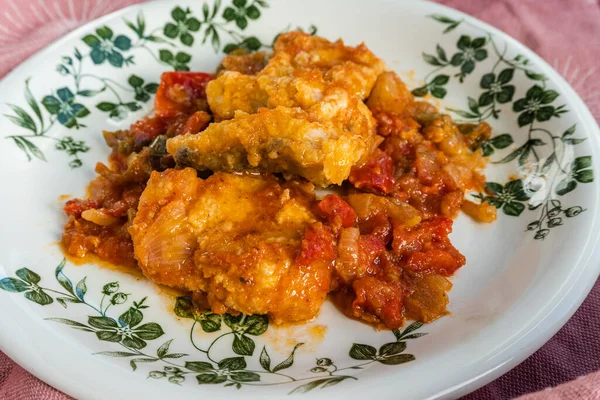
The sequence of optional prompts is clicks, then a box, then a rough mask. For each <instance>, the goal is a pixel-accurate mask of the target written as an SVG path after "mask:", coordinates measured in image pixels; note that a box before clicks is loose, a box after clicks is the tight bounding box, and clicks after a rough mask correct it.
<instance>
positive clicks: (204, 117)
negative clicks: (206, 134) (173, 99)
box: [179, 111, 211, 135]
mask: <svg viewBox="0 0 600 400" xmlns="http://www.w3.org/2000/svg"><path fill="white" fill-rule="evenodd" d="M210 120H211V116H210V114H209V113H207V112H205V111H196V112H195V113H193V114H192V115H190V117H189V118H188V119H187V121H185V124H184V125H183V127H182V128H181V129H180V130H179V131H180V132H179V134H180V135H181V134H184V133H198V132H200V131H203V130H204V128H206V127H207V126H208V124H209V123H210Z"/></svg>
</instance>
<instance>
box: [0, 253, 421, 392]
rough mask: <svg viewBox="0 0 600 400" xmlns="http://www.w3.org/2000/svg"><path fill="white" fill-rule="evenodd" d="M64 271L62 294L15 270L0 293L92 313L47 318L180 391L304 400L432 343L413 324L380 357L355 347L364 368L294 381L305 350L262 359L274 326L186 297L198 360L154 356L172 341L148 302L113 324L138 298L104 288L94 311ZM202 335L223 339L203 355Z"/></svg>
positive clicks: (330, 364)
mask: <svg viewBox="0 0 600 400" xmlns="http://www.w3.org/2000/svg"><path fill="white" fill-rule="evenodd" d="M65 264H66V260H64V259H63V261H62V262H61V263H60V264H59V265H58V266H57V267H56V269H55V272H54V276H55V279H56V282H57V283H58V284H59V285H60V286H61V288H60V289H59V290H57V289H53V288H49V287H45V286H41V278H40V276H39V275H38V274H37V273H35V272H33V271H31V270H30V269H27V268H21V269H19V270H17V271H16V272H15V275H16V277H5V278H3V279H0V289H2V290H4V291H6V292H9V293H23V295H24V296H25V298H26V299H27V300H29V301H32V302H33V303H36V304H39V305H40V306H48V305H51V304H53V303H54V301H56V302H57V303H59V304H60V305H61V306H63V307H64V308H65V309H68V304H79V305H84V306H87V307H88V308H89V309H91V310H92V312H93V314H94V315H89V316H88V317H87V320H86V321H75V320H72V319H68V318H63V317H56V318H47V320H49V321H54V322H57V323H61V324H64V325H66V326H69V327H71V328H73V329H76V330H79V331H82V332H86V333H93V334H94V335H95V336H96V337H97V339H98V340H100V341H103V342H112V343H114V345H113V346H118V347H115V348H113V349H110V350H107V351H101V352H98V353H96V354H98V355H104V356H109V357H116V358H127V359H129V365H130V366H131V369H132V370H134V371H135V370H137V369H138V364H145V363H156V364H158V366H159V368H162V369H157V370H152V371H150V372H149V373H148V377H149V378H153V379H166V380H167V381H168V382H170V383H173V384H176V385H181V384H183V383H184V382H185V381H186V379H187V378H195V379H193V381H195V382H196V383H197V384H200V385H207V384H212V385H218V384H223V386H225V387H235V388H237V389H241V388H242V387H243V386H263V385H265V386H273V385H287V386H293V388H291V389H290V391H289V393H290V394H292V393H306V392H309V391H311V390H313V389H316V388H321V389H323V388H326V387H330V386H334V385H337V384H338V383H340V382H342V381H345V380H347V379H351V380H357V379H358V378H357V377H356V376H354V375H351V374H349V372H351V371H352V370H360V369H363V368H364V367H366V366H367V365H369V364H373V363H380V364H382V365H399V364H404V363H407V362H410V361H414V360H415V356H414V355H412V354H408V353H405V352H404V351H405V350H406V347H407V343H406V341H407V340H411V339H418V338H420V337H422V336H424V335H426V333H420V332H416V331H417V329H419V328H420V327H421V326H422V325H423V324H422V323H420V322H414V323H412V324H410V325H409V326H407V327H406V328H405V329H404V330H402V331H401V330H394V331H392V332H391V333H392V334H393V335H394V339H395V340H394V341H391V342H389V343H385V344H383V345H382V346H380V347H379V349H377V348H375V347H373V346H371V345H367V344H359V343H354V344H352V346H351V347H350V350H349V352H348V355H349V356H350V358H352V359H353V360H357V361H360V362H358V363H353V364H352V365H349V366H346V367H339V366H338V365H336V363H335V362H334V361H333V360H332V359H331V358H327V357H321V358H317V359H316V361H315V366H314V367H313V368H311V369H310V371H309V373H310V374H309V375H307V376H302V377H295V376H292V375H291V374H290V373H289V372H287V371H286V373H283V372H281V371H283V370H286V369H288V368H290V367H292V366H293V365H294V356H295V354H296V350H297V349H298V348H299V347H300V346H302V345H303V343H296V345H294V346H293V348H292V349H291V350H290V352H289V355H288V357H287V358H285V359H283V360H281V361H276V360H274V359H272V358H271V355H270V354H269V352H268V350H267V346H264V345H263V347H262V350H261V351H260V353H259V352H258V350H257V348H256V343H255V339H254V338H256V337H258V336H261V335H262V334H264V333H265V332H266V331H267V330H268V328H269V320H268V318H267V317H266V316H264V315H242V314H240V315H237V316H233V315H230V314H223V315H218V314H215V313H213V312H210V311H198V310H197V309H196V308H195V307H194V305H193V303H192V300H191V299H190V298H189V297H186V296H182V297H178V298H177V300H176V302H175V305H174V307H173V312H174V314H175V315H177V316H178V317H180V318H183V319H191V320H193V323H191V327H190V331H189V341H190V343H191V345H192V346H193V348H194V349H195V350H196V351H197V354H195V355H190V354H185V353H178V352H171V351H170V349H171V344H172V343H173V341H174V340H175V339H169V340H167V341H165V342H164V343H162V344H160V346H158V347H156V350H155V351H148V350H147V348H148V347H149V342H153V341H154V340H157V339H158V338H160V337H163V336H165V335H166V333H165V332H164V330H163V328H162V327H161V326H160V325H159V324H158V323H156V322H146V321H144V312H143V311H142V310H144V309H147V308H149V306H148V305H146V304H145V303H146V300H147V298H146V297H144V298H142V299H141V300H139V301H131V306H129V308H128V309H127V310H126V311H125V312H123V313H120V315H118V316H115V315H114V314H113V313H111V312H109V311H110V310H111V307H112V306H116V305H121V304H126V303H128V302H129V301H130V297H131V296H132V295H131V294H127V293H125V292H123V291H122V290H121V285H120V283H119V282H109V283H106V284H104V285H103V286H101V289H100V293H101V294H102V297H101V299H100V303H99V304H98V305H95V304H93V303H92V302H90V301H88V298H87V297H86V294H87V293H88V286H87V282H86V280H87V278H86V277H85V278H83V279H81V280H80V281H79V282H78V283H77V284H76V285H73V282H72V281H71V279H70V278H69V277H68V276H67V275H66V274H65V272H64V267H65ZM51 295H53V296H54V297H53V296H51ZM224 327H226V328H225V329H224ZM199 330H201V331H203V332H205V333H207V334H209V333H214V332H219V333H220V335H219V336H218V337H216V338H215V339H213V340H212V341H211V342H210V344H209V345H208V346H206V347H204V348H203V347H202V346H201V345H199V344H198V343H197V342H196V338H197V337H199V336H200V333H199V332H198V331H199ZM221 332H222V333H221ZM223 340H230V341H231V353H232V354H231V356H229V357H217V356H216V355H215V351H214V347H215V345H216V344H217V343H220V342H222V341H223ZM257 356H258V357H257ZM247 357H250V358H252V357H254V358H258V363H259V364H260V366H261V368H262V369H260V370H252V369H249V368H248V363H247Z"/></svg>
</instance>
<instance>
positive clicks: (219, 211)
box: [129, 168, 335, 323]
mask: <svg viewBox="0 0 600 400" xmlns="http://www.w3.org/2000/svg"><path fill="white" fill-rule="evenodd" d="M314 202H315V197H314V193H313V191H312V185H310V184H308V183H304V184H300V183H298V182H295V183H294V182H290V183H279V181H277V180H276V179H275V178H274V177H272V176H264V175H258V174H226V173H216V174H214V175H212V176H211V177H209V178H208V179H206V180H202V179H200V178H198V177H197V176H196V171H195V170H193V169H191V168H186V169H183V170H173V169H170V170H166V171H165V172H162V173H159V172H153V173H152V176H151V177H150V180H149V182H148V186H147V187H146V189H145V190H144V192H143V194H142V196H141V198H140V203H139V207H138V212H137V215H136V216H135V218H134V220H133V224H132V226H131V227H130V228H129V232H130V234H131V237H132V239H133V244H134V249H135V256H136V258H137V260H138V262H139V265H140V267H141V269H142V271H143V273H144V274H145V275H146V276H147V277H148V278H149V279H150V280H152V281H154V282H156V283H159V284H163V285H167V286H171V287H174V288H178V289H183V290H188V291H203V292H205V293H206V294H207V295H208V296H207V297H208V301H209V304H210V305H211V308H212V310H213V311H215V312H219V313H222V312H226V311H231V312H233V311H239V312H242V313H244V314H248V315H249V314H268V315H269V316H270V317H271V318H272V320H273V321H274V322H275V323H284V322H296V321H306V320H309V319H311V318H313V317H314V316H315V315H316V314H317V312H318V311H319V309H320V307H321V305H322V303H323V301H324V299H325V296H326V294H327V292H328V290H329V284H330V281H331V274H332V264H333V261H334V258H335V250H334V244H333V241H334V239H333V235H332V233H331V231H330V229H329V228H327V227H325V226H323V225H322V224H321V223H320V222H317V220H316V218H315V216H314V215H313V213H312V211H311V208H312V206H313V205H314Z"/></svg>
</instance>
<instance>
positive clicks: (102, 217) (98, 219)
mask: <svg viewBox="0 0 600 400" xmlns="http://www.w3.org/2000/svg"><path fill="white" fill-rule="evenodd" d="M81 218H83V219H85V220H86V221H90V222H93V223H94V224H96V225H100V226H108V225H112V224H114V223H116V222H118V221H119V219H118V218H115V217H113V216H111V215H108V214H106V213H105V212H104V211H103V210H102V209H96V208H91V209H89V210H85V211H84V212H82V213H81Z"/></svg>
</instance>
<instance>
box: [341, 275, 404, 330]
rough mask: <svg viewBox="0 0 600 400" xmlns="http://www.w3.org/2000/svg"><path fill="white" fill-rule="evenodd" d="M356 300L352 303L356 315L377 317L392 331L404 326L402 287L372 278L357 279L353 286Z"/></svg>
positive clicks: (398, 284)
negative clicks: (366, 314) (365, 314)
mask: <svg viewBox="0 0 600 400" xmlns="http://www.w3.org/2000/svg"><path fill="white" fill-rule="evenodd" d="M352 288H353V289H354V293H356V298H355V299H354V302H353V303H352V308H353V310H354V315H355V316H357V317H362V316H363V314H364V313H365V312H366V313H369V314H373V315H376V316H377V317H379V319H380V320H381V321H382V322H383V323H384V324H385V326H386V327H388V328H390V329H396V328H399V327H401V326H402V323H403V319H402V285H401V284H400V283H399V282H398V283H396V282H385V281H382V280H379V279H377V278H375V277H372V276H365V277H364V278H360V279H357V280H356V281H354V283H353V284H352Z"/></svg>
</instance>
